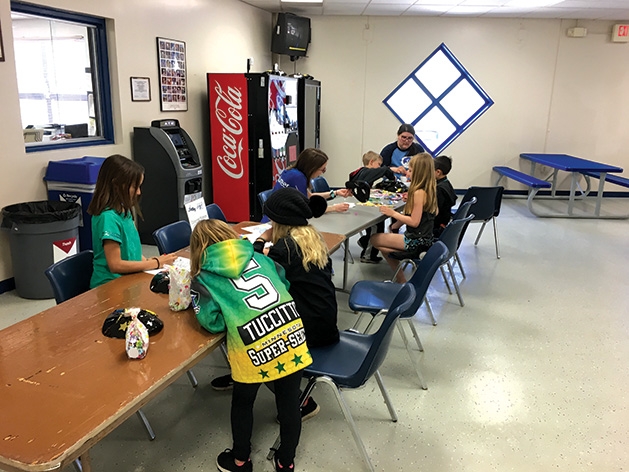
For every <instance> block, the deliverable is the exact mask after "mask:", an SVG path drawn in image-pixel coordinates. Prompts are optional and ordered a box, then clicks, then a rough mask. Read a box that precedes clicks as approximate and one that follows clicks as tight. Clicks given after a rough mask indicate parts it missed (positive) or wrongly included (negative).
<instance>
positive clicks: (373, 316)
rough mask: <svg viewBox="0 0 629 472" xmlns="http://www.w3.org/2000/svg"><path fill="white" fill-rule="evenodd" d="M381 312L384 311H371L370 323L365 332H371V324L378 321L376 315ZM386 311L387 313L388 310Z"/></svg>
mask: <svg viewBox="0 0 629 472" xmlns="http://www.w3.org/2000/svg"><path fill="white" fill-rule="evenodd" d="M381 313H382V311H380V312H379V313H377V314H375V315H374V314H373V313H370V314H371V319H370V320H369V324H368V325H367V327H366V328H365V331H364V333H365V334H368V333H369V330H370V329H371V326H372V325H373V322H374V321H376V316H378V315H379V314H381ZM385 313H386V311H385Z"/></svg>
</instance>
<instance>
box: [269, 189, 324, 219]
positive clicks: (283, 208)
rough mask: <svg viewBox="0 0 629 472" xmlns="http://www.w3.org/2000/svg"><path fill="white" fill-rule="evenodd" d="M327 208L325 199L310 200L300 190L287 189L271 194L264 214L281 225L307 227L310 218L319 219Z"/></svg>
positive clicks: (316, 196) (316, 197)
mask: <svg viewBox="0 0 629 472" xmlns="http://www.w3.org/2000/svg"><path fill="white" fill-rule="evenodd" d="M327 207H328V203H327V202H326V201H325V198H323V197H320V196H318V195H313V196H312V197H311V198H310V200H308V199H307V198H306V197H305V196H304V194H303V193H301V192H300V191H299V190H297V189H294V188H292V187H287V188H281V189H279V190H276V191H275V192H273V193H272V194H271V196H270V197H269V199H268V200H267V201H266V202H265V203H264V214H265V215H266V216H268V217H269V218H270V219H271V220H272V221H275V222H276V223H279V224H281V225H286V226H306V225H307V224H308V220H309V219H310V218H312V217H313V216H314V217H315V218H319V217H320V216H321V215H323V214H324V213H325V210H326V208H327Z"/></svg>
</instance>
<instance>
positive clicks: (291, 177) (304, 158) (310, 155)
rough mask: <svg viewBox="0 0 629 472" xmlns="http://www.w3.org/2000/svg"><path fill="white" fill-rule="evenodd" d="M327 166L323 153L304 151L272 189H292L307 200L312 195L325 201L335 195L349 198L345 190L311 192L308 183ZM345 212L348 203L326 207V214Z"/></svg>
mask: <svg viewBox="0 0 629 472" xmlns="http://www.w3.org/2000/svg"><path fill="white" fill-rule="evenodd" d="M327 165H328V156H327V154H326V153H325V152H323V151H321V150H320V149H315V148H308V149H304V150H303V151H302V152H301V153H299V156H297V161H296V162H295V164H294V165H292V166H291V167H289V168H288V169H286V170H285V171H284V172H282V173H281V174H280V176H279V178H278V179H277V182H276V184H275V186H274V187H273V189H274V190H278V189H280V188H287V187H293V188H296V189H297V190H299V191H300V192H301V193H302V194H303V195H305V196H306V197H308V198H310V197H311V196H313V195H319V196H321V197H323V198H325V199H328V198H330V199H334V198H335V197H336V196H337V195H340V196H341V197H351V195H352V192H351V190H348V189H346V188H342V189H338V190H330V191H329V192H319V193H313V192H311V184H310V181H311V180H312V179H314V178H317V177H319V176H321V175H323V174H325V171H326V169H327ZM347 210H349V204H348V203H336V204H333V205H328V208H327V210H326V213H331V212H336V213H342V212H344V211H347ZM263 221H265V220H263Z"/></svg>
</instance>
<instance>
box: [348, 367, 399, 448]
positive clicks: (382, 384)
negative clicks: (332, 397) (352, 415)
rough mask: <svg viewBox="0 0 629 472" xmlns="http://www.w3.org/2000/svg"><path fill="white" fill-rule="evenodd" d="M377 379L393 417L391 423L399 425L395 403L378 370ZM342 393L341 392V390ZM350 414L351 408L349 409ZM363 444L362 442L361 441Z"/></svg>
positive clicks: (375, 375)
mask: <svg viewBox="0 0 629 472" xmlns="http://www.w3.org/2000/svg"><path fill="white" fill-rule="evenodd" d="M373 375H374V377H375V378H376V382H378V387H379V388H380V393H382V398H384V403H386V405H387V409H388V410H389V415H391V421H393V422H394V423H397V413H396V412H395V408H394V407H393V403H392V402H391V398H390V397H389V392H387V389H386V387H385V386H384V382H383V381H382V375H380V371H379V370H376V372H375V373H374V374H373ZM339 393H340V390H339ZM347 412H348V413H349V408H348V409H347ZM361 442H362V441H361Z"/></svg>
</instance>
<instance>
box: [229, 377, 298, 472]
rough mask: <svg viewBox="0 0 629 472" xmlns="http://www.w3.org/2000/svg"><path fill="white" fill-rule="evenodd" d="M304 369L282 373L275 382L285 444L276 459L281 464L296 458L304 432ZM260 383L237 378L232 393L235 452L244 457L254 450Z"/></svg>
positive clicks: (243, 458)
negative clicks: (301, 395)
mask: <svg viewBox="0 0 629 472" xmlns="http://www.w3.org/2000/svg"><path fill="white" fill-rule="evenodd" d="M301 377H302V372H301V371H298V372H295V373H294V374H291V375H288V376H286V377H283V378H281V379H279V380H275V381H274V382H273V384H274V385H273V387H274V390H275V405H276V407H277V417H278V419H279V422H280V438H281V441H282V444H281V445H280V448H279V449H278V450H277V452H276V455H277V459H278V460H279V461H280V463H281V464H282V465H287V466H288V465H290V464H292V463H293V461H294V459H295V450H296V449H297V445H298V444H299V436H300V434H301V413H300V411H299V386H300V384H301ZM260 385H262V384H260V383H257V384H245V383H240V382H236V381H234V391H233V393H232V410H231V422H232V438H233V441H234V444H233V447H232V452H233V453H234V457H235V458H236V459H238V460H241V461H246V460H247V459H249V455H250V454H251V432H252V430H253V404H254V402H255V399H256V396H257V394H258V389H259V388H260Z"/></svg>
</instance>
